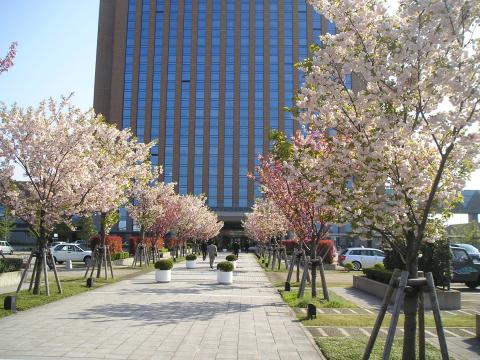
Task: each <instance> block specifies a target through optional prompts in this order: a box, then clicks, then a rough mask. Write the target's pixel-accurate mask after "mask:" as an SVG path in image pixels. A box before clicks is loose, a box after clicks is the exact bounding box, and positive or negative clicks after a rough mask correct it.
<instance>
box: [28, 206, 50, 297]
mask: <svg viewBox="0 0 480 360" xmlns="http://www.w3.org/2000/svg"><path fill="white" fill-rule="evenodd" d="M44 217H45V211H44V210H40V224H39V225H40V238H39V239H38V241H39V244H38V252H37V267H36V269H35V270H36V271H35V274H32V276H35V281H34V285H33V294H34V295H40V279H41V277H42V271H43V261H42V259H43V253H44V252H45V249H46V247H47V238H46V230H45V221H44Z"/></svg>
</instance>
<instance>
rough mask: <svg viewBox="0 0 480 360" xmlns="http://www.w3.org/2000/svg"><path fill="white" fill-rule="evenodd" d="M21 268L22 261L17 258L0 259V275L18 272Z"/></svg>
mask: <svg viewBox="0 0 480 360" xmlns="http://www.w3.org/2000/svg"><path fill="white" fill-rule="evenodd" d="M22 267H23V260H22V259H18V258H5V259H0V273H4V272H11V271H18V270H21V269H22Z"/></svg>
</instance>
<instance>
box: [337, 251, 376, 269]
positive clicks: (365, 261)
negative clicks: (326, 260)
mask: <svg viewBox="0 0 480 360" xmlns="http://www.w3.org/2000/svg"><path fill="white" fill-rule="evenodd" d="M384 258H385V254H384V253H383V251H381V250H378V249H372V248H358V247H357V248H348V249H345V250H343V251H342V253H341V254H340V256H339V257H338V262H339V263H340V265H342V266H344V265H345V264H346V263H348V262H351V263H352V265H353V268H354V269H355V270H360V269H361V268H364V267H365V268H367V267H373V266H374V265H375V264H378V263H383V259H384Z"/></svg>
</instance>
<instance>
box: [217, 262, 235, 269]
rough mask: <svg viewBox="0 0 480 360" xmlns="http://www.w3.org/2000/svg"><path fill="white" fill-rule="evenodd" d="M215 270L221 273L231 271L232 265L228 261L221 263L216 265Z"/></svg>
mask: <svg viewBox="0 0 480 360" xmlns="http://www.w3.org/2000/svg"><path fill="white" fill-rule="evenodd" d="M217 269H218V270H220V271H223V272H230V271H233V264H232V263H231V262H230V261H222V262H219V263H218V264H217Z"/></svg>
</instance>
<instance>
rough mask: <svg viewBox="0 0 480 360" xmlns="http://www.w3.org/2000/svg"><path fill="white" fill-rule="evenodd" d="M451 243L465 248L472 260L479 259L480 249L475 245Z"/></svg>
mask: <svg viewBox="0 0 480 360" xmlns="http://www.w3.org/2000/svg"><path fill="white" fill-rule="evenodd" d="M451 245H452V246H456V247H461V248H462V249H465V251H466V252H467V253H468V255H469V256H470V257H471V258H472V260H473V261H480V251H479V250H478V249H477V248H476V247H475V246H473V245H470V244H451Z"/></svg>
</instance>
